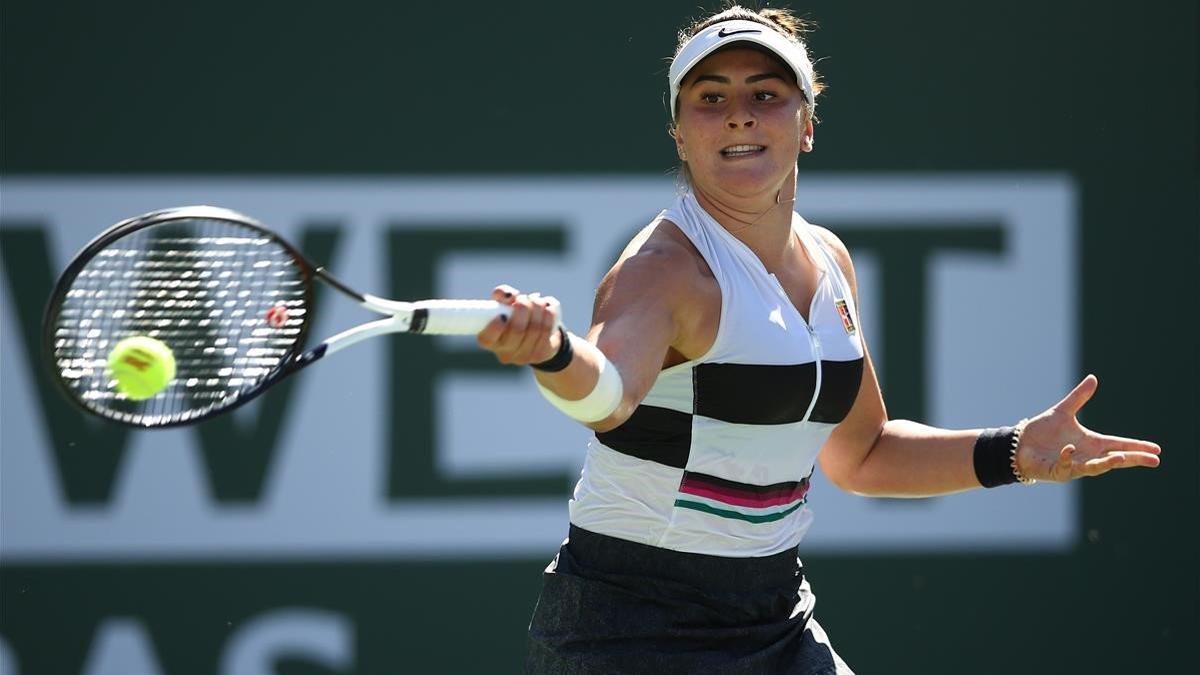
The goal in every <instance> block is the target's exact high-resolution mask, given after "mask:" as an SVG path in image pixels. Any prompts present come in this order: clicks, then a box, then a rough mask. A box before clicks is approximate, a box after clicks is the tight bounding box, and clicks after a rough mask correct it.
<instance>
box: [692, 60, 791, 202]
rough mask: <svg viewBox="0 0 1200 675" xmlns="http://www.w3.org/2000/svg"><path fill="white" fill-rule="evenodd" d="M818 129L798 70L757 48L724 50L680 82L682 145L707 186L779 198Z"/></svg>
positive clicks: (696, 180)
mask: <svg viewBox="0 0 1200 675" xmlns="http://www.w3.org/2000/svg"><path fill="white" fill-rule="evenodd" d="M812 134H813V128H812V123H811V122H810V121H809V120H808V119H807V116H806V115H805V113H804V94H803V93H802V92H801V90H800V88H799V87H798V86H796V84H795V82H794V76H793V75H792V74H791V72H790V70H789V69H788V68H787V66H785V65H783V64H782V63H780V62H779V61H777V60H776V59H775V58H773V57H771V56H769V55H767V54H765V53H763V52H761V51H758V50H756V49H726V50H723V51H720V52H717V53H716V54H713V55H712V56H709V57H708V58H706V59H704V60H703V61H701V62H700V63H699V64H697V65H696V67H695V68H693V69H692V71H691V72H690V73H688V75H687V77H686V78H684V80H683V85H682V87H680V91H679V112H678V115H677V123H676V129H675V143H676V149H677V150H678V152H679V155H680V159H683V160H684V161H686V162H687V164H688V169H689V171H690V172H691V177H692V182H693V184H694V186H695V187H697V188H698V189H700V190H702V191H705V192H709V193H712V192H722V193H726V194H729V195H732V196H737V197H753V196H757V195H762V194H766V193H769V194H771V195H772V196H774V195H775V194H777V193H778V191H779V189H780V187H781V186H782V185H783V181H784V180H785V179H786V178H787V177H788V176H789V174H790V173H791V171H792V169H793V168H794V167H795V165H796V158H797V156H799V154H800V153H801V152H808V151H810V150H811V149H812Z"/></svg>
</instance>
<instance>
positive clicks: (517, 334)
mask: <svg viewBox="0 0 1200 675" xmlns="http://www.w3.org/2000/svg"><path fill="white" fill-rule="evenodd" d="M694 256H695V253H693V252H692V251H690V250H689V249H688V248H687V246H686V245H685V244H683V243H682V242H680V241H678V240H677V239H676V238H675V237H672V236H670V234H669V233H667V232H664V231H663V230H662V228H649V229H648V230H647V231H644V232H643V233H642V234H640V235H639V236H638V237H636V238H635V239H634V241H633V242H631V243H630V245H629V247H628V248H627V249H626V250H625V252H624V253H623V254H622V255H621V259H620V260H618V261H617V263H616V264H615V265H613V267H612V269H610V270H609V271H608V273H607V274H606V275H605V276H604V280H603V281H602V282H601V283H600V287H599V288H598V289H597V291H596V301H595V305H594V307H593V310H592V323H591V327H590V328H589V329H588V332H587V336H586V339H585V338H579V337H576V338H574V339H573V340H572V347H573V349H574V352H575V356H574V358H573V359H572V360H571V363H570V364H569V365H568V366H567V367H566V368H564V369H563V370H560V371H557V372H553V373H551V372H544V371H538V370H535V371H533V372H534V375H535V376H536V378H537V380H538V383H539V384H541V386H543V387H545V388H546V389H548V390H550V392H552V393H553V394H555V395H557V396H559V397H561V398H563V399H566V400H569V401H575V400H579V399H582V398H584V397H585V396H587V395H588V394H589V393H590V392H591V391H592V389H593V388H594V387H595V386H596V383H597V381H598V379H599V373H600V367H601V364H602V363H603V361H604V360H605V359H607V360H608V361H609V362H610V363H611V364H612V365H614V366H616V370H617V373H618V374H619V375H620V376H621V382H622V385H623V386H622V395H621V400H620V403H619V404H618V405H617V407H616V409H615V410H614V411H613V412H612V414H610V415H609V416H608V417H605V418H604V419H602V420H599V421H596V422H592V423H589V424H587V426H588V427H590V428H592V429H595V430H597V431H607V430H609V429H613V428H615V427H618V426H620V425H621V424H622V423H624V422H625V420H626V419H628V418H629V416H630V415H631V414H632V413H633V411H634V409H635V408H637V406H638V404H639V403H641V401H642V399H643V398H645V396H646V393H647V392H648V391H650V387H651V386H652V385H653V384H654V380H655V378H656V377H657V376H658V373H659V371H660V370H661V369H662V367H663V362H664V359H665V358H666V355H667V350H668V349H669V348H670V347H671V346H673V345H677V343H679V342H680V337H681V336H682V335H685V334H686V332H687V330H688V327H689V324H690V322H691V321H692V320H693V317H692V312H691V311H690V305H691V303H689V302H688V299H689V298H691V297H695V296H694V293H695V291H696V288H695V287H696V285H697V283H698V281H699V279H698V278H697V277H699V273H698V268H697V265H696V262H695V258H694ZM493 297H495V299H496V300H497V301H499V302H502V303H505V304H509V305H511V306H512V316H511V318H510V319H508V320H507V321H501V320H500V319H497V320H494V321H493V322H492V323H491V324H489V325H488V326H487V328H485V329H484V330H483V331H482V332H480V333H479V337H478V341H479V345H480V346H481V347H483V348H484V349H488V350H490V351H492V352H494V353H495V354H496V358H497V359H499V360H500V361H501V362H502V363H509V364H514V365H523V364H529V363H540V362H542V361H545V360H547V359H549V358H550V357H552V356H553V355H554V354H556V353H557V352H558V349H559V345H560V336H559V333H558V331H556V330H554V329H553V326H554V325H555V322H556V321H557V307H556V306H555V305H554V304H553V303H550V302H546V301H545V300H544V299H542V298H538V297H537V296H534V297H530V296H528V295H525V294H522V293H520V292H519V291H517V290H516V289H514V288H512V287H509V286H499V287H497V288H496V290H495V291H494V292H493Z"/></svg>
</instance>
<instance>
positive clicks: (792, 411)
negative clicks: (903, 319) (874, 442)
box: [692, 358, 863, 424]
mask: <svg viewBox="0 0 1200 675" xmlns="http://www.w3.org/2000/svg"><path fill="white" fill-rule="evenodd" d="M862 368H863V363H862V359H861V358H860V359H855V360H853V361H822V362H821V394H820V396H819V397H818V398H817V403H816V405H815V406H813V412H812V416H811V417H810V418H809V419H810V421H813V422H823V423H828V424H837V423H838V422H841V421H842V420H844V419H846V415H847V414H849V412H850V408H851V407H852V406H853V405H854V399H855V398H856V396H857V394H858V387H859V384H860V382H861V381H862ZM692 377H693V380H694V382H693V385H694V387H695V397H696V399H695V408H696V414H697V415H703V416H705V417H710V418H712V419H717V420H721V421H723V422H732V423H735V424H790V423H793V422H799V421H801V420H803V419H804V413H806V412H808V405H809V403H811V402H812V396H813V390H814V389H815V388H816V385H817V367H816V364H815V363H811V362H810V363H800V364H794V365H786V366H766V365H759V364H741V363H702V364H700V365H698V366H696V367H695V368H694V369H693V370H692Z"/></svg>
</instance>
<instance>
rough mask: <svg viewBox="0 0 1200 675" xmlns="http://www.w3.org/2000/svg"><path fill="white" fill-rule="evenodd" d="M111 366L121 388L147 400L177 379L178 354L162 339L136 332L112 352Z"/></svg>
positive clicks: (141, 399) (110, 368)
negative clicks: (176, 360)
mask: <svg viewBox="0 0 1200 675" xmlns="http://www.w3.org/2000/svg"><path fill="white" fill-rule="evenodd" d="M108 369H109V371H111V372H112V376H113V379H115V380H116V381H117V390H118V391H120V392H121V393H122V394H125V395H126V396H128V397H129V398H131V399H133V400H135V401H143V400H145V399H148V398H150V397H151V396H154V395H155V394H157V393H158V392H160V391H162V390H163V389H166V388H167V385H168V384H170V383H171V380H173V379H175V355H174V354H172V353H171V348H170V347H168V346H167V345H166V343H164V342H163V341H162V340H156V339H154V338H152V337H147V336H145V335H136V336H134V337H127V338H125V339H124V340H121V341H120V342H118V343H117V344H116V346H115V347H113V348H112V351H111V352H109V353H108Z"/></svg>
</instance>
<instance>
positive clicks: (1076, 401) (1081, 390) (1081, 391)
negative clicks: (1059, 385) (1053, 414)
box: [1054, 375, 1100, 417]
mask: <svg viewBox="0 0 1200 675" xmlns="http://www.w3.org/2000/svg"><path fill="white" fill-rule="evenodd" d="M1099 384H1100V383H1099V381H1098V380H1096V376H1095V375H1088V376H1087V377H1085V378H1083V381H1082V382H1080V383H1079V384H1077V385H1075V388H1074V389H1072V390H1071V393H1069V394H1067V395H1066V396H1065V397H1064V398H1063V400H1061V401H1059V402H1058V405H1056V406H1054V407H1055V408H1056V409H1058V410H1063V411H1066V412H1068V413H1070V414H1071V416H1072V417H1073V416H1075V415H1077V414H1079V410H1080V408H1082V407H1083V406H1084V404H1085V403H1087V402H1088V401H1089V400H1091V398H1092V394H1095V393H1096V387H1097V386H1099Z"/></svg>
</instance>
